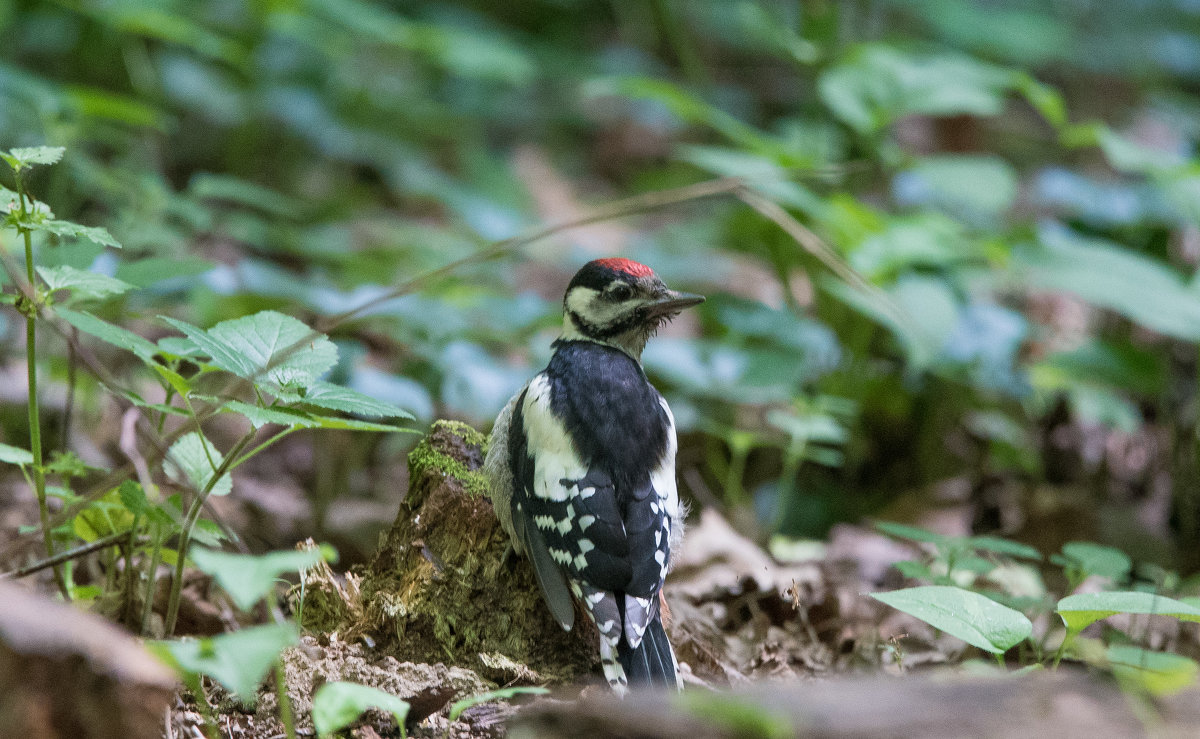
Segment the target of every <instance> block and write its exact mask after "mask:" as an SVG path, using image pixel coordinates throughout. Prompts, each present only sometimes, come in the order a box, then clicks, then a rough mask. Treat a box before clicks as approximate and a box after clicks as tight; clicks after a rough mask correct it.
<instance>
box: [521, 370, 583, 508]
mask: <svg viewBox="0 0 1200 739" xmlns="http://www.w3.org/2000/svg"><path fill="white" fill-rule="evenodd" d="M522 410H523V412H524V416H525V436H526V439H527V443H528V445H529V449H530V450H531V451H532V450H536V453H535V454H534V455H533V466H534V470H533V494H534V495H535V496H537V497H539V498H542V499H545V500H554V501H565V500H567V499H568V498H569V497H571V494H572V491H571V489H570V488H567V487H565V486H564V485H563V484H562V480H564V479H567V480H578V479H579V478H581V477H583V476H584V475H586V474H587V467H586V466H585V465H584V464H583V462H582V461H581V460H580V459H579V455H578V454H576V453H575V447H574V445H573V444H572V443H571V436H570V435H569V434H568V433H567V430H566V428H565V427H563V425H562V423H560V422H559V420H558V419H557V418H555V417H554V413H553V412H551V410H550V381H549V380H548V379H547V378H546V376H545V375H544V374H541V375H538V376H537V377H535V378H533V380H532V381H531V382H530V383H529V391H528V392H527V393H526V395H525V406H524V408H523V409H522Z"/></svg>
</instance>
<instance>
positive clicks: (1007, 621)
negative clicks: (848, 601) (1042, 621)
mask: <svg viewBox="0 0 1200 739" xmlns="http://www.w3.org/2000/svg"><path fill="white" fill-rule="evenodd" d="M871 597H872V598H874V599H875V600H878V601H880V602H881V603H886V604H887V605H889V606H891V607H892V608H895V609H897V610H900V611H904V612H905V613H907V614H909V615H910V616H916V617H917V618H919V619H921V620H922V621H924V622H925V623H927V624H929V625H931V626H933V627H934V628H937V629H941V630H942V631H944V632H946V633H947V634H950V635H951V636H955V637H958V638H959V639H962V640H963V641H965V642H967V643H968V644H971V645H973V646H976V647H979V648H980V649H982V650H984V651H985V652H991V653H992V654H1003V653H1004V652H1005V651H1007V650H1008V649H1009V648H1010V647H1012V646H1014V645H1016V644H1019V643H1020V642H1021V641H1023V640H1025V639H1027V638H1029V635H1030V634H1031V633H1033V624H1032V623H1030V621H1029V619H1028V618H1026V617H1025V615H1024V614H1023V613H1021V612H1020V611H1014V610H1013V609H1011V608H1008V607H1007V606H1002V605H1000V604H999V603H997V602H995V601H993V600H991V599H990V598H987V597H984V596H982V595H980V594H979V593H974V592H971V591H970V590H963V589H962V588H956V587H952V586H949V585H923V586H921V587H916V588H906V589H904V590H893V591H892V592H890V593H872V594H871Z"/></svg>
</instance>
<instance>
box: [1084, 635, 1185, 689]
mask: <svg viewBox="0 0 1200 739" xmlns="http://www.w3.org/2000/svg"><path fill="white" fill-rule="evenodd" d="M1107 657H1108V664H1109V667H1110V668H1111V669H1112V671H1113V675H1114V676H1115V677H1116V678H1117V680H1118V681H1119V682H1120V683H1121V685H1123V686H1125V687H1126V688H1130V687H1133V688H1136V689H1138V690H1139V691H1141V692H1146V693H1149V694H1150V695H1153V696H1156V697H1163V696H1168V695H1174V694H1175V693H1178V692H1179V691H1181V690H1183V689H1185V688H1188V687H1190V686H1192V685H1194V684H1195V682H1196V675H1197V674H1200V665H1197V664H1196V662H1195V660H1192V659H1189V658H1187V657H1184V656H1183V655H1180V654H1171V653H1168V652H1152V651H1150V650H1148V649H1142V648H1140V647H1134V646H1128V645H1113V646H1110V647H1109V648H1108V651H1107Z"/></svg>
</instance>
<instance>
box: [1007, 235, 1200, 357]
mask: <svg viewBox="0 0 1200 739" xmlns="http://www.w3.org/2000/svg"><path fill="white" fill-rule="evenodd" d="M1038 236H1039V239H1040V241H1041V243H1042V245H1043V247H1044V248H1042V249H1040V250H1038V251H1030V250H1025V251H1019V252H1017V253H1016V254H1015V255H1014V256H1015V257H1016V258H1015V259H1014V267H1015V273H1014V274H1013V277H1012V279H1013V284H1020V285H1021V289H1022V290H1029V289H1037V290H1047V291H1062V292H1069V293H1074V294H1075V295H1076V296H1077V297H1079V298H1080V299H1081V300H1084V301H1085V302H1088V303H1091V304H1092V305H1094V306H1096V307H1099V308H1107V309H1109V310H1112V311H1116V312H1117V313H1119V314H1121V315H1123V316H1125V317H1126V318H1128V319H1129V320H1131V321H1133V322H1135V323H1138V324H1140V325H1142V326H1144V327H1146V328H1149V329H1152V330H1154V331H1157V332H1158V333H1161V334H1166V335H1167V336H1172V337H1174V338H1178V339H1184V340H1186V341H1197V340H1200V294H1198V293H1197V292H1196V291H1195V290H1193V289H1191V288H1190V287H1189V286H1188V285H1187V284H1186V283H1185V281H1184V280H1183V278H1182V276H1181V275H1179V273H1178V272H1176V271H1175V270H1174V269H1172V268H1170V267H1169V266H1167V265H1165V264H1163V263H1162V262H1159V261H1158V260H1156V259H1153V258H1150V257H1147V256H1143V255H1141V254H1138V253H1136V252H1134V251H1131V250H1129V249H1126V248H1124V247H1122V246H1120V245H1118V244H1116V243H1114V242H1112V241H1107V240H1105V239H1099V238H1092V237H1085V236H1081V235H1079V234H1077V233H1075V232H1074V231H1071V230H1070V229H1068V228H1066V227H1065V226H1062V225H1058V224H1049V225H1046V226H1043V227H1042V228H1040V229H1039V231H1038Z"/></svg>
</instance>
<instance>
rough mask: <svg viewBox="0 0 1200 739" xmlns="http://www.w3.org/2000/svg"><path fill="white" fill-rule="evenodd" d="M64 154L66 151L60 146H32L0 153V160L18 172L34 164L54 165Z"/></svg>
mask: <svg viewBox="0 0 1200 739" xmlns="http://www.w3.org/2000/svg"><path fill="white" fill-rule="evenodd" d="M65 152H66V149H65V148H64V147H61V146H33V147H25V148H17V149H13V150H12V151H9V152H7V153H5V152H0V158H3V159H4V161H6V162H8V166H10V167H12V168H13V170H15V171H20V170H22V169H25V168H26V167H29V166H32V165H35V164H56V163H57V162H58V160H60V159H62V157H63V154H64V153H65Z"/></svg>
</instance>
